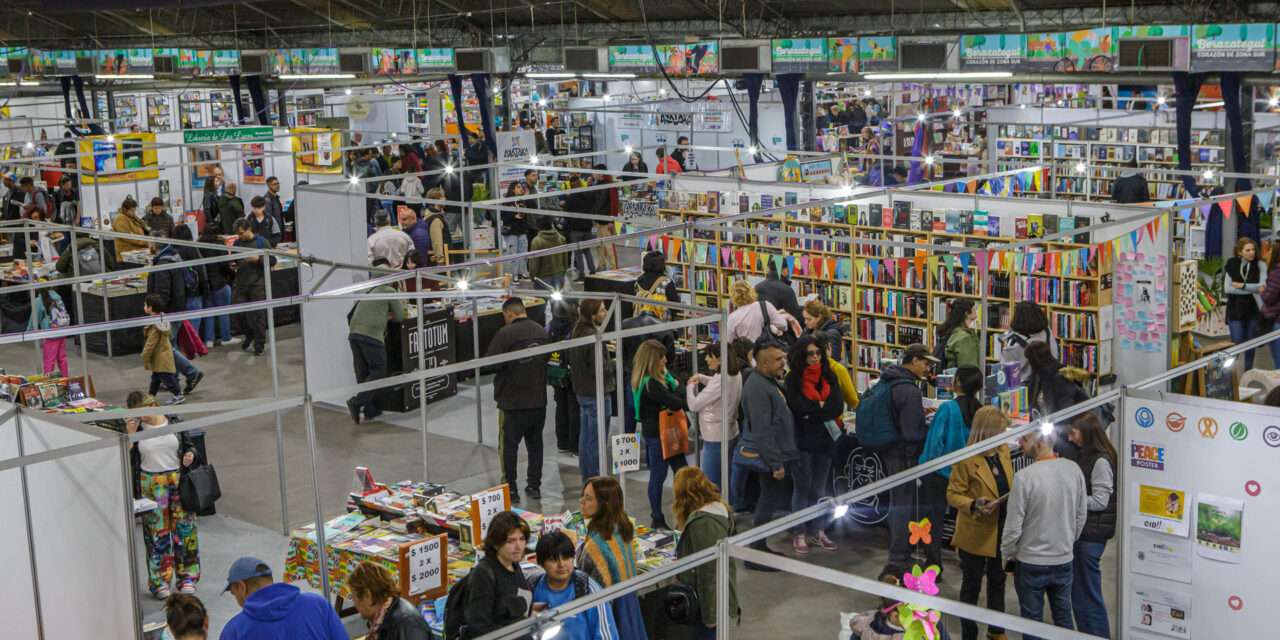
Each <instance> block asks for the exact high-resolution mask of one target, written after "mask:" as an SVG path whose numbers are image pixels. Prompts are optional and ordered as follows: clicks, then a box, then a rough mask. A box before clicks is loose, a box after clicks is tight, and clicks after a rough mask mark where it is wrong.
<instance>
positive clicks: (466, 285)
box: [457, 278, 471, 291]
mask: <svg viewBox="0 0 1280 640" xmlns="http://www.w3.org/2000/svg"><path fill="white" fill-rule="evenodd" d="M457 287H458V291H466V290H467V289H470V288H471V283H470V282H467V279H466V278H462V279H461V280H458V284H457Z"/></svg>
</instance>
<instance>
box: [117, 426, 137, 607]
mask: <svg viewBox="0 0 1280 640" xmlns="http://www.w3.org/2000/svg"><path fill="white" fill-rule="evenodd" d="M129 448H130V447H129V436H128V435H126V434H120V481H121V484H122V485H123V488H124V512H125V525H126V526H125V542H126V544H128V545H129V592H130V594H131V599H132V600H133V619H134V620H135V621H137V622H135V624H139V623H140V622H141V620H142V594H141V593H139V591H138V540H137V533H135V532H134V530H133V527H134V522H135V520H136V519H137V517H136V516H135V515H134V513H133V468H132V467H131V466H130V465H129Z"/></svg>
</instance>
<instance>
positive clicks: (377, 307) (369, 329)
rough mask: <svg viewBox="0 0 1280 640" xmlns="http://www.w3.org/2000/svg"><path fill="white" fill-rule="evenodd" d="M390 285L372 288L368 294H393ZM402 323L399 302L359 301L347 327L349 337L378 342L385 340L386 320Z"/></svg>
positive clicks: (402, 317)
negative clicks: (349, 333)
mask: <svg viewBox="0 0 1280 640" xmlns="http://www.w3.org/2000/svg"><path fill="white" fill-rule="evenodd" d="M395 292H396V290H395V288H394V287H392V286H391V285H386V284H384V285H382V286H379V287H374V288H373V289H372V290H371V291H370V292H369V293H395ZM388 316H390V318H391V319H393V320H395V321H396V322H404V305H403V304H401V302H400V301H399V300H361V301H360V302H357V303H356V306H355V308H354V309H352V310H351V319H350V321H349V322H348V324H347V326H348V328H349V330H350V332H351V335H362V336H367V337H370V338H373V339H374V340H377V341H378V342H385V341H386V339H387V319H388Z"/></svg>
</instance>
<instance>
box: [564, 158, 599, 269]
mask: <svg viewBox="0 0 1280 640" xmlns="http://www.w3.org/2000/svg"><path fill="white" fill-rule="evenodd" d="M570 186H571V187H572V188H574V189H582V188H585V187H586V186H587V181H586V178H583V177H582V176H580V175H575V176H574V177H573V179H572V180H571V182H570ZM599 193H603V192H595V191H579V192H576V193H570V194H569V195H567V196H565V199H564V204H563V207H562V208H563V209H564V210H565V211H568V212H571V213H595V212H596V204H597V198H598V197H599V195H598V194H599ZM595 228H596V223H595V221H594V220H588V219H586V218H569V217H566V218H565V219H564V229H565V240H567V241H568V242H570V243H574V242H583V241H585V240H592V239H594V238H595V237H596V234H595ZM571 260H572V264H573V266H574V267H576V268H577V269H578V275H579V276H582V277H585V276H588V275H591V274H593V273H595V272H596V261H595V258H594V257H593V256H592V255H591V250H590V249H586V250H582V251H576V250H575V251H574V252H573V258H571Z"/></svg>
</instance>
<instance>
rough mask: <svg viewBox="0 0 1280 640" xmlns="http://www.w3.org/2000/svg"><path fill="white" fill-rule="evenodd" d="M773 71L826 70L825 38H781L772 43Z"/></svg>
mask: <svg viewBox="0 0 1280 640" xmlns="http://www.w3.org/2000/svg"><path fill="white" fill-rule="evenodd" d="M771 44H772V57H773V72H774V73H808V72H810V71H813V72H821V71H826V67H827V40H826V39H825V38H782V39H779V40H774V41H773V42H772V43H771Z"/></svg>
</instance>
